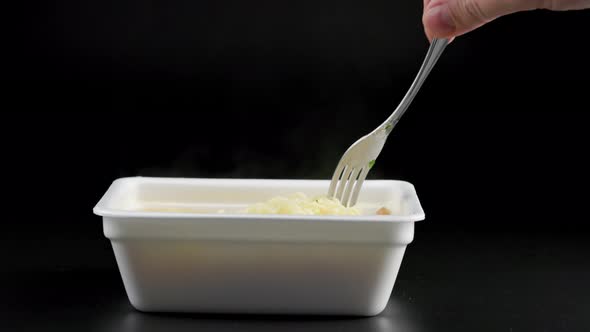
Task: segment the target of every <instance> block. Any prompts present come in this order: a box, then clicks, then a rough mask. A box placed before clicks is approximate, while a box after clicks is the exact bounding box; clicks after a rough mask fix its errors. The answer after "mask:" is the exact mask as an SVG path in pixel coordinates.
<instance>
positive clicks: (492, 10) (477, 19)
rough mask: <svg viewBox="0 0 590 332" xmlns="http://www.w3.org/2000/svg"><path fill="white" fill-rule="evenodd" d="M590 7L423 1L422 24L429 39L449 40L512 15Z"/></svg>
mask: <svg viewBox="0 0 590 332" xmlns="http://www.w3.org/2000/svg"><path fill="white" fill-rule="evenodd" d="M584 8H590V0H424V15H423V17H422V22H423V24H424V30H425V32H426V36H427V37H428V39H429V40H432V38H435V37H436V38H452V37H456V36H459V35H462V34H464V33H466V32H469V31H471V30H474V29H476V28H478V27H480V26H482V25H484V24H486V23H488V22H490V21H492V20H494V19H496V18H498V17H500V16H504V15H508V14H512V13H515V12H520V11H526V10H534V9H549V10H572V9H584Z"/></svg>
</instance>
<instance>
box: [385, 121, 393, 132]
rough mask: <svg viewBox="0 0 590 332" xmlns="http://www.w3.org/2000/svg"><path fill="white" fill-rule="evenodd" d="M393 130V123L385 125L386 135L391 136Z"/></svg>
mask: <svg viewBox="0 0 590 332" xmlns="http://www.w3.org/2000/svg"><path fill="white" fill-rule="evenodd" d="M392 129H393V125H392V124H391V123H388V124H387V125H385V132H386V133H388V134H389V133H390V132H391V130H392Z"/></svg>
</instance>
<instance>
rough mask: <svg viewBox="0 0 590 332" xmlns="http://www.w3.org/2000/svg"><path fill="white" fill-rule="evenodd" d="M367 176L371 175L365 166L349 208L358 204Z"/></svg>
mask: <svg viewBox="0 0 590 332" xmlns="http://www.w3.org/2000/svg"><path fill="white" fill-rule="evenodd" d="M367 174H369V167H367V166H365V167H364V168H363V170H362V171H361V174H360V175H359V178H358V180H357V181H356V185H355V186H354V191H353V193H352V197H351V198H350V202H349V205H348V206H354V205H355V204H356V201H357V199H358V198H359V193H360V192H361V187H362V186H363V182H364V181H365V179H366V178H367Z"/></svg>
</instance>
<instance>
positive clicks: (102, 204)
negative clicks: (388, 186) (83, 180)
mask: <svg viewBox="0 0 590 332" xmlns="http://www.w3.org/2000/svg"><path fill="white" fill-rule="evenodd" d="M138 181H148V182H166V183H186V182H187V181H188V182H191V181H200V182H218V183H220V184H229V183H235V182H255V181H256V182H265V183H275V184H277V183H281V182H290V183H293V182H298V181H301V182H303V181H313V182H320V181H325V182H327V181H328V180H303V179H227V178H225V179H222V178H164V177H141V176H136V177H123V178H118V179H116V180H114V181H113V183H112V184H111V186H110V187H109V189H108V190H107V191H106V193H105V194H104V195H103V196H102V198H101V199H100V200H99V202H98V203H97V204H96V206H94V208H93V210H92V211H93V213H94V214H96V215H98V216H102V217H109V218H118V219H119V218H120V219H129V220H134V219H144V220H146V219H148V220H149V219H176V220H195V221H198V220H201V219H206V220H227V221H229V220H236V221H239V220H256V221H260V222H264V221H268V222H277V221H283V220H284V221H314V222H327V223H331V222H339V223H341V222H349V223H357V222H366V221H371V222H372V223H374V222H376V223H398V222H416V221H421V220H424V219H425V217H426V215H425V213H424V210H423V209H422V206H421V204H420V201H419V200H418V197H417V194H416V190H415V187H414V185H413V184H411V183H410V182H407V181H403V180H367V182H390V183H401V184H403V185H405V186H406V187H407V189H408V191H409V192H410V194H411V195H412V196H413V199H414V200H415V204H416V209H417V210H418V212H416V213H412V214H407V215H402V216H399V215H361V216H317V215H282V214H219V213H186V212H152V211H149V212H146V211H131V210H120V209H112V208H109V207H107V206H108V204H107V203H108V201H109V200H110V199H111V197H112V196H113V195H114V194H115V193H116V192H118V191H119V190H120V188H121V186H122V185H123V184H125V183H126V182H138Z"/></svg>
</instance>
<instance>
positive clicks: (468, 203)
mask: <svg viewBox="0 0 590 332" xmlns="http://www.w3.org/2000/svg"><path fill="white" fill-rule="evenodd" d="M21 5H24V6H25V7H27V8H18V9H17V8H10V10H7V11H6V13H8V14H9V15H8V16H10V17H9V18H8V20H7V21H6V22H7V23H8V25H9V29H7V30H6V31H7V32H9V34H8V35H9V36H7V38H6V39H5V43H4V45H5V47H4V50H3V53H4V54H3V58H4V60H3V67H4V69H3V72H4V73H3V75H2V80H3V81H4V82H3V83H4V86H5V87H4V88H2V90H3V92H2V94H3V96H4V97H3V98H2V99H3V104H4V105H3V106H2V109H3V112H2V115H1V116H2V118H3V120H2V127H3V130H2V134H1V135H2V141H3V144H2V145H3V151H2V155H3V168H5V171H4V172H3V173H4V181H3V182H4V191H5V195H4V222H3V231H2V234H3V241H1V244H0V245H1V246H2V250H3V252H4V253H5V255H4V256H3V261H2V265H1V267H0V268H1V269H2V270H1V272H2V273H3V275H4V277H6V278H7V280H8V281H7V282H5V283H4V284H5V285H8V286H10V288H11V289H12V292H11V293H9V297H8V298H7V299H5V300H4V301H6V302H5V303H6V304H7V306H8V305H9V303H11V301H16V300H15V299H17V298H18V299H20V300H19V301H21V302H22V301H24V300H22V299H23V298H28V297H29V296H34V294H32V293H31V291H30V290H29V291H27V285H30V284H31V283H35V281H30V280H28V281H26V282H25V281H22V280H23V279H22V278H21V276H22V275H30V274H31V273H32V274H35V273H39V274H40V275H43V273H46V274H49V277H44V278H45V279H43V278H41V279H42V280H46V282H45V285H46V286H47V287H43V289H45V288H51V289H62V288H64V289H68V288H69V287H68V286H67V285H66V284H64V282H63V281H61V282H56V280H61V277H59V275H58V276H55V275H52V274H51V273H53V272H55V273H62V276H65V279H66V280H69V279H67V278H71V279H72V280H77V282H78V283H79V282H80V281H79V280H80V279H79V278H78V277H77V274H76V273H80V276H81V277H80V278H82V279H83V278H84V276H85V275H93V273H94V272H92V271H100V272H98V273H99V274H100V273H107V274H108V273H111V274H109V276H111V277H112V276H113V275H115V274H116V264H115V261H114V257H113V255H112V252H111V248H110V245H109V243H108V241H107V240H106V239H105V238H104V237H103V235H102V228H101V222H100V218H99V217H97V216H94V215H93V214H92V207H93V206H94V204H95V203H96V202H97V201H98V199H99V198H100V197H101V195H102V194H103V193H104V192H105V191H106V189H107V188H108V186H109V184H110V183H111V181H113V180H114V179H116V178H118V177H123V176H135V175H143V176H185V177H232V178H233V177H235V178H309V179H327V178H329V177H331V173H332V171H333V168H334V167H335V166H336V163H337V162H338V158H339V156H340V155H341V154H342V153H343V152H344V150H345V149H346V148H347V147H348V146H349V145H350V144H351V143H352V142H354V141H355V140H356V139H357V138H359V137H360V136H362V135H364V134H366V133H367V132H369V131H370V130H372V129H373V128H374V127H376V126H377V125H379V124H380V123H381V122H382V121H383V120H384V119H385V118H386V117H387V116H388V115H389V114H390V113H391V112H392V110H393V108H394V106H395V105H396V104H397V103H398V102H399V101H400V99H401V98H402V97H403V95H404V94H405V92H406V90H407V88H408V87H409V85H410V83H411V82H412V80H413V78H414V75H415V74H416V72H417V70H418V68H419V66H420V64H421V62H422V60H423V57H424V55H425V53H426V50H427V48H428V41H427V40H426V38H425V37H424V33H423V29H422V26H421V10H422V3H421V1H418V0H416V1H385V0H378V1H377V0H375V1H368V2H367V1H334V0H315V1H308V0H304V1H268V0H265V1H237V0H223V1H209V0H203V1H188V0H185V1H180V0H174V1H132V0H117V1H114V0H112V1H108V0H107V1H88V0H87V1H60V2H47V3H43V4H32V3H22V4H21ZM12 14H13V15H12ZM589 23H590V12H589V11H580V12H567V13H554V12H549V11H534V12H527V13H519V14H515V15H511V16H508V17H504V18H501V19H498V20H496V21H494V22H492V23H490V24H488V25H486V26H484V27H482V28H481V29H479V30H477V31H475V32H472V33H469V34H467V35H465V36H462V37H460V38H458V39H456V40H455V41H454V42H453V43H452V44H451V45H450V46H449V47H448V48H447V50H446V51H445V54H443V56H442V58H441V59H440V61H439V62H438V64H437V66H436V67H435V69H434V70H433V72H432V74H431V75H430V77H429V78H428V80H427V82H426V83H425V85H424V87H423V88H422V90H421V91H420V93H419V94H418V96H417V98H416V100H415V101H414V102H413V104H412V106H411V108H410V109H409V111H408V112H407V113H406V115H404V118H403V120H402V121H400V123H399V125H398V126H397V127H396V128H395V130H394V132H393V134H392V135H391V136H390V138H389V141H388V143H387V145H386V146H385V148H384V150H383V152H382V154H381V156H380V157H379V159H378V161H377V163H376V165H375V167H374V168H373V169H372V171H371V173H370V175H369V178H375V179H381V178H383V179H402V180H407V181H410V182H412V183H413V184H414V185H415V186H416V188H417V191H418V195H419V197H420V199H421V201H422V204H423V206H424V209H425V211H426V214H427V219H426V221H424V222H421V223H419V224H418V225H417V229H416V243H415V245H416V246H417V248H416V249H415V250H416V252H417V253H421V255H422V254H423V256H421V255H418V254H416V256H414V258H407V259H410V261H409V262H408V263H407V267H406V270H404V266H402V272H400V278H401V279H400V280H401V282H402V285H403V280H412V278H413V276H414V274H413V272H415V270H412V267H418V266H424V264H429V262H430V264H432V262H431V261H430V260H429V259H428V258H426V257H428V256H429V254H433V255H434V252H435V251H437V250H439V249H440V248H438V247H437V246H438V245H431V244H432V243H438V244H440V246H443V247H444V246H445V245H447V244H445V242H444V241H443V240H441V239H445V238H449V239H455V240H457V239H463V241H468V242H467V243H468V244H469V246H468V247H466V248H462V247H461V248H460V245H459V244H457V243H463V242H461V241H459V242H457V241H450V242H452V243H449V244H448V245H450V246H453V245H454V246H456V248H455V249H456V250H454V251H453V250H450V249H449V251H448V252H447V253H451V252H452V253H453V259H456V260H458V261H462V258H461V257H463V260H465V257H470V256H469V255H474V254H473V253H474V252H476V253H477V256H472V259H473V261H477V257H488V258H490V257H492V258H490V259H492V260H493V259H497V262H496V261H495V262H496V263H495V264H496V265H495V266H494V267H493V270H494V271H504V272H505V273H506V276H505V280H504V281H505V282H506V283H507V284H510V282H511V280H513V279H511V277H510V273H511V271H512V270H513V269H515V266H522V262H527V261H528V258H530V257H529V256H527V255H528V253H530V254H531V255H533V257H536V260H534V261H535V262H536V263H535V264H538V265H536V266H537V267H536V268H535V269H536V270H535V271H536V272H535V273H533V272H532V271H529V272H530V273H531V275H538V272H539V271H545V272H550V273H558V272H559V271H560V270H561V269H563V270H564V271H570V270H571V271H572V274H575V273H578V275H579V273H580V272H582V273H586V274H582V275H588V274H587V273H588V267H587V266H588V263H587V262H588V260H589V259H590V257H589V256H590V255H589V254H590V252H589V250H588V246H587V245H586V241H585V237H586V235H588V230H589V227H588V226H587V225H588V222H589V220H588V214H587V207H588V192H587V188H588V187H587V186H588V170H589V166H590V164H589V162H588V161H587V159H588V158H587V157H588V142H589V137H590V134H589V133H588V130H587V128H588V119H590V117H589V116H588V111H589V110H590V109H589V105H588V96H589V93H590V78H589V77H590V76H589V75H590V62H589V59H590V49H589V48H588V45H589V44H588V32H589V31H590V29H589V25H588V24H589ZM421 239H422V240H421ZM426 239H430V240H428V241H430V242H428V241H426ZM466 239H468V240H466ZM493 239H505V240H504V241H503V242H504V245H503V246H500V247H504V248H505V249H504V251H503V252H502V253H501V254H499V253H496V250H498V245H497V244H496V242H494V240H493ZM480 240H481V241H480ZM441 241H442V242H441ZM555 243H559V245H556V244H555ZM463 244H465V243H463ZM549 244H551V245H553V247H552V248H569V249H568V250H565V249H563V250H562V249H559V250H557V249H556V251H551V250H550V252H551V253H553V254H549V255H547V256H544V257H545V258H546V259H547V260H546V261H545V260H544V258H543V257H538V256H537V255H540V254H539V253H540V252H543V248H546V245H549ZM430 245H431V247H429V246H430ZM410 248H411V247H410ZM429 248H430V250H429ZM506 248H508V249H506ZM506 250H507V251H506ZM546 250H548V249H546ZM438 253H439V254H440V251H438ZM510 253H513V254H515V255H517V256H518V255H519V254H520V255H521V256H519V257H521V258H522V259H523V261H522V262H520V261H518V260H515V261H510V260H508V261H507V262H506V265H503V262H504V259H503V258H501V257H506V256H508V257H509V256H510ZM525 253H526V254H525ZM411 255H412V251H411V250H410V249H409V250H408V253H407V256H409V257H411ZM462 255H465V256H462ZM560 255H561V256H560ZM572 255H573V256H572ZM444 257H445V256H444V254H443V258H444ZM527 257H528V258H527ZM568 257H569V258H568ZM572 257H575V258H576V259H572ZM446 258H448V259H449V260H451V257H449V256H447V257H446ZM560 262H567V264H569V265H567V266H566V265H560ZM464 263H465V264H468V263H469V260H468V259H467V261H465V262H464ZM457 264H458V265H457V268H460V266H461V264H459V263H457ZM511 264H512V265H511ZM563 264H566V263H563ZM525 267H526V264H525ZM437 268H438V267H432V268H431V269H430V270H429V271H428V272H427V273H428V274H429V275H431V278H434V280H437V279H436V275H437V273H439V274H441V273H442V272H440V270H437ZM472 268H477V269H480V270H479V271H480V272H481V273H482V274H486V273H487V272H488V271H487V270H486V268H489V269H490V271H491V269H492V268H491V267H489V266H488V265H486V264H481V265H477V267H475V266H472ZM525 270H526V268H525ZM533 270H534V269H533ZM41 271H42V272H41ZM80 271H86V272H80ZM88 271H91V272H88ZM104 271H107V272H104ZM404 271H405V272H404ZM63 273H65V275H64V274H63ZM68 273H70V274H68ZM84 273H86V274H84ZM525 275H526V276H522V275H521V277H522V278H525V279H526V278H529V277H530V276H529V275H528V274H526V273H525ZM52 278H54V279H52ZM514 278H519V277H518V276H514ZM533 278H534V277H533ZM111 279H112V280H111V281H110V282H107V283H102V284H101V282H100V278H98V279H96V280H94V279H92V280H93V282H92V284H93V285H94V287H96V288H105V289H111V290H112V289H113V287H120V284H119V283H118V279H117V278H116V275H115V277H114V278H111ZM443 279H444V278H443ZM525 279H523V280H525ZM566 279H567V278H561V277H560V278H557V280H558V281H559V282H556V281H555V280H556V279H555V278H552V280H553V281H554V282H555V284H554V285H553V286H552V287H566V286H567V285H568V282H567V280H566ZM574 279H575V278H574ZM47 280H49V281H47ZM518 280H520V279H518ZM523 280H520V281H519V282H524V281H523ZM575 280H579V281H580V285H584V284H585V283H582V282H581V279H579V278H578V279H575ZM561 281H563V283H561ZM438 282H439V283H440V284H443V286H441V287H447V286H448V285H444V283H442V282H441V281H440V280H438ZM470 282H474V281H473V280H471V281H470ZM78 285H79V284H78ZM112 285H116V286H112ZM545 286H546V285H542V283H541V282H540V285H539V288H538V289H533V290H530V292H531V293H534V292H535V291H541V290H542V289H545V288H546V287H545ZM396 287H398V286H396ZM400 287H401V286H400ZM507 287H509V286H507ZM80 288H82V287H80ZM116 289H117V294H118V295H119V296H124V293H123V291H122V289H120V288H116ZM408 289H411V287H410V286H408ZM420 289H421V290H422V291H423V288H420ZM572 289H573V288H572ZM587 290H588V288H587V286H586V288H584V290H583V291H582V292H578V293H577V294H578V295H579V296H580V294H583V295H584V296H583V297H580V298H578V299H577V300H576V301H574V304H572V306H573V307H575V308H577V309H576V310H580V308H589V306H590V296H589V294H588V291H587ZM52 294H53V293H52ZM56 294H59V293H56ZM458 294H463V293H462V291H461V290H458ZM464 295H467V292H465V294H464ZM521 295H522V294H521ZM55 296H58V297H59V296H60V295H55ZM527 301H528V300H527ZM539 301H540V302H541V303H545V304H546V305H550V303H553V305H556V306H557V304H556V303H554V302H552V299H551V298H543V299H540V300H539ZM65 302H68V301H65ZM19 303H20V302H19ZM22 303H26V301H25V302H22ZM527 303H528V302H527ZM527 303H524V304H523V306H525V307H526V306H527ZM46 304H47V305H49V306H51V304H52V302H51V301H48V302H47V303H46ZM401 306H402V307H403V304H402V305H401ZM5 310H6V308H5ZM15 310H16V309H15ZM18 310H20V311H19V312H21V313H22V312H31V308H29V307H28V306H27V305H26V304H23V308H21V309H18ZM18 310H17V311H18ZM9 312H10V311H9ZM580 312H583V311H580ZM482 315H483V314H482ZM25 316H26V315H25ZM25 316H23V317H25ZM477 317H480V316H477ZM482 317H483V316H482ZM580 317H581V316H576V315H574V314H572V315H570V316H567V315H566V316H565V318H563V317H562V318H563V319H564V321H565V322H567V324H566V323H563V324H561V323H559V324H561V325H559V324H557V323H556V324H557V325H555V326H553V327H555V329H550V330H558V329H560V328H563V329H565V330H575V329H572V327H575V326H578V327H579V326H582V325H581V324H582V323H585V324H588V321H587V320H580V319H581V318H580ZM21 318H22V317H21ZM22 319H25V318H22ZM519 322H520V323H521V324H522V326H523V328H524V329H526V327H527V326H528V327H530V326H531V324H527V323H526V322H527V321H526V320H523V321H519V320H518V319H517V318H515V320H514V321H512V322H510V321H509V322H508V323H507V324H508V325H510V324H516V325H517V326H518V324H519ZM568 324H569V325H568ZM576 324H578V325H576ZM17 325H18V324H17ZM508 325H506V326H504V325H502V326H503V327H506V329H505V330H508ZM467 326H469V325H468V324H467ZM584 326H585V327H588V325H584ZM566 328H569V329H566ZM494 330H495V329H494ZM580 330H585V329H584V328H580Z"/></svg>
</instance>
